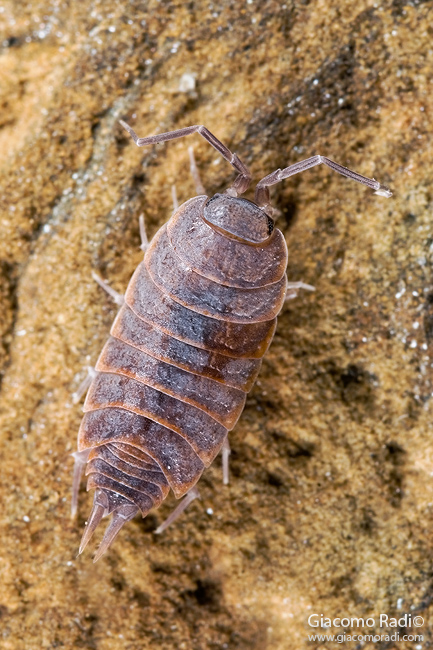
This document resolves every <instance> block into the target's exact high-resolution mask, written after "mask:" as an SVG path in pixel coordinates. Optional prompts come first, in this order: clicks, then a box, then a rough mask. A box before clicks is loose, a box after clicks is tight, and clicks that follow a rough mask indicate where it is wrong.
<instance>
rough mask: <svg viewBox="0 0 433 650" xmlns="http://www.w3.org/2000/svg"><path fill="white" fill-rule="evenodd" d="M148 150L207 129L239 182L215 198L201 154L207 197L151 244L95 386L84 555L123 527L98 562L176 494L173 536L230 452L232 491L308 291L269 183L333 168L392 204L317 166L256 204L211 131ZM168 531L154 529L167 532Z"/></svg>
mask: <svg viewBox="0 0 433 650" xmlns="http://www.w3.org/2000/svg"><path fill="white" fill-rule="evenodd" d="M121 124H122V126H123V127H124V128H125V129H126V130H127V131H128V133H129V134H130V135H131V137H132V138H133V140H134V142H135V143H136V144H137V145H138V146H139V147H142V146H146V145H150V144H155V143H159V142H165V141H167V140H174V139H176V138H181V137H183V136H186V135H189V134H192V133H199V134H200V135H201V136H202V137H203V138H205V140H207V142H209V144H211V145H212V146H213V147H214V148H215V149H216V150H217V151H218V152H219V153H220V154H221V155H222V156H223V157H224V158H225V159H226V160H227V161H228V162H229V163H230V164H231V165H232V167H234V169H235V170H236V172H237V177H236V179H235V181H234V182H233V184H232V185H231V187H229V188H228V189H227V190H226V191H225V193H224V194H216V195H215V196H213V197H211V198H209V197H208V196H206V195H205V193H204V190H203V188H202V186H201V183H200V179H199V177H198V172H197V169H196V167H195V163H194V160H193V157H192V164H191V169H192V172H193V176H194V177H195V180H196V185H197V188H198V192H199V196H196V197H194V198H192V199H190V200H189V201H186V203H184V204H183V205H181V206H180V207H176V209H175V211H174V213H173V215H172V217H171V218H170V220H169V221H168V222H167V223H166V224H165V225H164V226H162V227H161V228H160V229H159V231H158V232H157V233H156V235H155V236H154V238H153V239H152V241H151V243H150V244H148V243H147V240H146V237H145V234H144V225H143V222H141V223H140V230H141V233H142V249H143V250H144V252H145V254H144V259H143V261H142V262H141V264H140V265H139V266H138V268H137V269H136V271H135V273H134V274H133V276H132V278H131V281H130V283H129V285H128V288H127V289H126V293H125V295H124V296H119V295H116V294H115V292H113V291H112V290H110V289H109V287H107V286H106V285H105V283H103V282H102V281H101V280H99V279H98V278H97V277H95V279H97V280H98V281H99V283H100V284H101V285H102V286H104V288H105V289H107V291H109V292H110V293H112V294H114V297H115V299H116V302H118V304H119V305H120V310H119V312H118V314H117V316H116V319H115V321H114V323H113V325H112V328H111V330H110V337H109V339H108V341H107V343H106V344H105V346H104V348H103V350H102V352H101V354H100V356H99V359H98V361H97V363H96V365H95V368H94V369H92V370H91V371H90V372H89V377H88V379H87V380H86V382H85V384H83V386H82V390H81V391H79V393H77V396H79V394H82V393H83V392H84V390H85V389H86V388H88V389H89V390H88V392H87V396H86V400H85V403H84V407H83V411H84V417H83V420H82V422H81V426H80V429H79V432H78V451H77V452H75V454H74V457H75V468H74V482H73V497H72V511H73V513H75V512H76V509H77V500H78V490H79V484H80V478H81V475H82V473H83V471H84V469H85V471H86V475H87V476H88V479H87V489H88V490H89V489H91V488H92V489H94V490H95V492H94V501H93V509H92V511H91V514H90V516H89V519H88V521H87V525H86V528H85V530H84V534H83V538H82V542H81V546H80V551H79V552H80V553H81V552H82V551H83V550H84V548H85V546H86V545H87V543H88V542H89V540H90V538H91V536H92V535H93V533H94V531H95V529H96V527H97V526H98V524H99V522H100V521H101V519H102V518H103V517H105V516H107V515H111V521H110V523H109V525H108V527H107V529H106V531H105V535H104V537H103V540H102V542H101V544H100V546H99V548H98V551H97V553H96V555H95V558H94V561H96V560H97V559H99V558H100V557H101V555H102V554H103V553H105V551H106V550H107V549H108V547H109V546H110V544H111V543H112V542H113V540H114V538H115V537H116V535H117V533H118V532H119V530H120V529H121V528H122V526H123V525H124V524H125V523H126V522H127V521H129V520H130V519H132V518H133V517H134V516H135V515H136V514H138V512H141V514H142V516H143V517H145V516H146V515H147V514H148V513H149V511H150V510H152V509H154V508H157V507H159V505H160V504H161V503H162V501H163V500H164V499H165V498H166V497H167V495H168V493H169V491H170V489H171V490H172V491H173V493H174V495H175V497H176V498H180V497H182V496H184V495H186V496H184V499H183V501H181V503H180V504H179V506H178V508H177V509H176V510H175V511H174V513H172V515H170V517H169V518H168V520H167V521H166V522H164V524H163V525H162V526H161V527H160V528H159V529H158V531H161V530H162V528H164V527H165V526H166V525H167V524H168V523H169V522H170V521H172V520H173V519H174V518H175V517H177V516H178V514H179V513H180V511H181V510H183V509H184V508H185V507H186V506H187V504H188V503H189V502H190V501H191V500H192V499H193V498H195V497H196V496H197V489H196V488H195V485H196V483H197V481H198V480H199V478H200V476H201V474H202V473H203V471H204V470H205V469H206V468H207V467H209V465H210V464H211V463H212V461H213V460H214V458H215V457H216V456H217V454H218V453H219V452H220V451H221V450H222V452H223V467H224V468H225V470H224V481H225V482H227V476H228V470H227V467H228V465H227V463H228V454H229V451H230V448H229V445H228V440H227V435H228V432H229V431H230V430H231V429H232V428H233V427H234V426H235V424H236V422H237V420H238V418H239V416H240V415H241V413H242V410H243V408H244V404H245V400H246V395H247V393H248V391H249V390H250V389H251V387H252V386H253V384H254V382H255V380H256V378H257V375H258V372H259V368H260V364H261V360H262V357H263V355H264V354H265V352H266V350H267V349H268V347H269V345H270V343H271V341H272V338H273V335H274V332H275V327H276V322H277V316H278V314H279V312H280V311H281V308H282V306H283V303H284V300H285V299H286V297H294V296H295V295H296V292H297V291H298V290H299V289H300V288H305V289H313V287H310V286H309V285H305V284H303V283H302V282H291V283H290V282H288V281H287V278H286V267H287V246H286V243H285V240H284V237H283V234H282V233H281V231H280V230H278V229H277V228H275V227H274V218H273V216H274V210H273V208H272V207H271V205H270V196H269V189H268V188H269V187H270V186H272V185H275V184H276V183H279V182H280V181H282V180H283V179H285V178H289V176H292V175H293V174H297V173H299V172H302V171H304V170H306V169H309V168H310V167H313V166H315V165H319V164H321V163H323V164H325V165H327V166H328V167H330V168H331V169H332V170H334V171H336V172H338V173H340V174H342V175H343V176H346V177H347V178H349V179H352V180H355V181H357V182H359V183H362V184H363V185H366V186H368V187H370V188H371V189H373V190H374V191H375V193H376V194H379V195H381V196H385V197H389V196H391V192H390V190H389V189H388V188H386V187H385V186H384V185H381V184H380V183H378V182H377V181H375V180H374V179H370V178H366V177H365V176H361V175H360V174H358V173H356V172H354V171H352V170H350V169H347V168H346V167H343V166H342V165H340V164H338V163H335V162H333V161H332V160H330V159H329V158H325V157H324V156H313V157H311V158H308V159H306V160H303V161H301V162H298V163H296V164H294V165H290V166H289V167H287V168H286V169H282V170H281V169H278V170H276V171H274V172H272V173H271V174H269V175H268V176H266V177H265V178H263V179H262V180H261V181H260V182H259V183H258V184H257V185H256V188H255V197H254V202H252V201H248V200H246V199H244V198H240V197H241V195H242V194H243V193H244V192H245V191H246V190H247V188H248V187H249V185H250V182H251V174H250V172H249V170H248V168H247V167H246V166H245V164H244V163H243V162H242V161H241V160H240V159H239V158H238V156H237V155H236V154H233V153H232V152H231V151H230V150H229V149H228V148H227V147H226V146H225V145H224V144H222V142H220V141H219V140H218V139H217V138H216V137H215V136H214V135H213V134H212V133H211V132H210V131H208V129H206V128H205V127H204V126H190V127H186V128H183V129H179V130H177V131H171V132H168V133H161V134H160V135H154V136H150V137H146V138H139V137H138V136H137V135H136V133H135V132H134V131H133V129H132V128H131V127H130V126H128V125H127V124H126V123H125V122H121ZM158 531H156V532H158Z"/></svg>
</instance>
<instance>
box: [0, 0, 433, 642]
mask: <svg viewBox="0 0 433 650" xmlns="http://www.w3.org/2000/svg"><path fill="white" fill-rule="evenodd" d="M432 18H433V7H432V3H431V2H430V1H423V0H409V1H408V2H405V1H404V0H393V1H387V2H380V0H379V1H373V0H359V1H358V2H356V3H354V2H352V1H351V0H340V2H336V1H335V0H328V1H327V2H324V1H323V0H311V1H308V0H303V1H300V0H286V2H284V3H282V2H277V1H276V0H263V1H258V0H247V1H246V2H234V1H232V2H229V1H228V0H223V2H221V3H217V2H206V1H204V0H197V1H196V2H194V1H191V2H181V1H180V0H176V1H173V2H172V1H168V0H167V1H165V0H162V1H160V2H157V1H155V0H148V1H146V2H144V1H139V0H131V1H127V0H117V1H116V2H114V1H112V0H105V1H104V2H102V1H97V0H93V1H90V0H83V1H81V0H80V2H73V1H72V2H61V1H60V0H51V1H49V0H34V1H32V2H30V1H29V0H18V1H17V0H0V45H1V46H2V50H1V54H0V151H1V155H0V175H1V181H0V233H1V236H0V300H1V310H0V330H1V337H2V338H1V346H0V364H1V365H0V370H1V374H0V379H1V393H0V431H1V442H0V453H1V458H2V464H1V470H2V471H1V474H0V489H1V508H0V523H1V545H0V566H1V575H0V581H1V583H0V615H1V620H0V639H1V640H0V647H1V648H4V649H5V650H15V649H20V650H21V649H25V650H40V649H41V648H43V649H45V648H65V649H69V648H71V649H72V648H74V649H75V648H86V649H90V650H123V649H125V650H138V649H142V648H145V649H147V648H152V649H156V648H158V649H162V650H172V649H179V650H189V649H190V648H192V649H194V650H205V649H206V650H208V649H212V650H214V649H217V648H218V649H219V648H228V649H230V650H231V649H233V650H244V649H245V650H246V649H254V650H265V649H272V650H286V649H292V648H296V649H298V648H299V649H300V650H302V649H304V648H311V647H314V648H332V647H336V646H335V644H332V643H327V642H325V643H323V644H320V643H318V642H316V643H313V642H311V641H308V636H307V635H308V633H312V632H314V631H319V632H320V631H322V632H323V631H325V632H326V630H320V629H319V630H314V629H312V628H311V627H309V626H308V624H307V619H308V616H309V615H310V614H311V613H314V612H315V613H318V614H323V615H325V616H329V617H331V618H334V617H337V616H357V617H364V618H367V617H369V616H370V617H376V620H378V616H379V614H380V613H385V614H388V615H389V616H398V617H400V616H402V615H403V614H405V613H411V614H412V615H415V614H416V615H420V616H422V617H423V619H424V621H425V624H424V626H423V627H421V628H408V629H407V630H406V633H409V634H410V633H422V634H423V635H424V640H423V642H420V644H418V645H417V644H416V643H414V642H404V641H401V642H396V643H394V645H393V644H392V643H388V642H386V641H380V642H379V641H376V642H371V643H370V642H366V643H365V645H364V646H363V647H364V648H380V649H385V648H399V649H403V648H419V649H421V648H428V647H430V646H431V644H432V643H433V640H432V628H431V626H430V623H431V611H432V606H431V601H432V597H433V582H432V568H431V567H432V565H431V556H432V530H433V512H432V509H433V480H432V474H433V441H432V437H431V433H430V430H431V419H432V406H431V404H432V402H431V397H432V381H431V375H432V358H431V353H430V350H431V340H432V338H433V281H432V277H431V263H432V247H433V229H432V216H433V215H432V200H433V199H432V180H431V179H432V153H431V151H432V148H431V137H432V132H433V120H432V111H433V94H432V92H431V88H432V77H433V68H432V63H433V46H432V38H433V30H432V27H431V25H432ZM119 118H123V119H126V120H127V121H129V122H130V123H131V124H132V125H134V127H135V128H136V129H137V131H138V132H139V134H140V135H149V134H153V133H157V132H161V131H166V130H171V129H175V128H180V127H181V126H187V125H190V124H201V123H203V124H205V125H206V126H207V127H208V128H209V129H211V130H212V131H213V132H215V134H216V135H217V136H218V137H220V138H221V139H222V140H223V141H224V142H225V143H227V144H228V146H230V147H231V148H232V149H233V150H235V151H236V152H237V153H238V154H239V156H241V157H242V159H243V160H245V162H246V163H247V164H248V165H249V166H250V167H251V169H252V171H253V172H254V176H255V178H256V179H259V178H261V177H262V176H264V175H265V174H267V173H269V172H271V171H273V170H274V169H275V168H278V167H283V166H286V165H288V164H291V163H293V162H295V161H297V160H300V159H303V158H305V157H308V156H310V155H313V154H315V153H321V154H324V155H327V156H329V157H331V158H333V159H335V160H337V161H339V162H341V163H342V164H345V165H347V166H350V167H352V168H354V169H356V170H358V171H359V172H361V173H364V174H365V175H367V176H374V177H375V178H377V179H379V180H380V181H381V182H383V183H385V184H389V185H390V186H391V187H392V189H393V190H394V191H395V195H394V196H393V198H391V199H384V198H381V197H378V196H375V195H374V194H373V193H371V192H370V191H369V190H367V189H365V188H363V187H361V186H359V185H357V184H355V183H351V182H350V181H347V180H345V179H343V178H341V177H339V176H337V175H336V174H332V173H331V172H330V171H329V170H327V169H322V168H315V169H314V170H311V171H308V172H305V173H304V174H302V175H300V176H296V177H294V178H293V179H291V180H290V181H286V182H285V183H284V184H281V185H279V186H276V187H275V188H274V189H273V190H272V195H273V199H274V203H275V205H276V206H277V207H278V208H279V210H280V211H281V217H280V219H279V223H278V225H279V226H280V227H281V228H282V229H283V231H284V233H285V235H286V237H287V242H288V246H289V267H288V276H289V279H293V280H297V279H302V280H304V281H306V282H309V283H311V284H313V285H314V286H315V287H316V292H315V293H314V294H307V293H303V294H301V295H300V296H299V297H298V298H297V299H295V300H293V301H291V302H290V303H289V304H288V305H287V306H286V307H285V308H284V310H283V312H282V314H281V317H280V319H279V326H278V331H277V335H276V337H275V340H274V343H273V345H272V347H271V349H270V351H269V354H268V355H267V357H266V360H265V362H264V365H263V370H262V373H261V375H260V379H259V381H258V382H257V385H256V387H255V388H254V390H253V391H252V393H251V394H250V396H249V398H248V401H247V407H246V409H245V412H244V414H243V416H242V418H241V420H240V422H239V424H238V425H237V426H236V428H235V430H234V431H233V433H232V434H231V444H232V449H233V453H232V457H231V471H232V481H231V484H230V485H229V486H228V487H226V488H222V486H221V470H220V466H219V463H218V461H217V462H215V464H214V466H213V467H212V468H211V469H210V470H209V471H207V472H206V474H205V476H204V478H203V479H202V481H201V483H200V490H201V494H202V501H201V502H198V501H196V502H194V504H193V505H192V506H191V507H190V509H189V510H188V511H187V512H186V514H185V515H184V516H183V518H182V519H181V520H179V521H178V522H177V523H176V524H175V525H173V526H172V527H171V528H170V529H169V530H168V531H167V532H166V533H165V534H164V535H162V536H160V537H157V536H155V535H154V534H153V532H152V531H153V530H154V529H155V527H156V526H157V524H158V523H159V522H161V521H162V520H163V518H164V517H165V516H166V515H167V513H168V512H169V511H170V510H171V509H172V508H173V505H174V499H172V498H171V499H168V500H167V502H166V504H164V506H163V507H161V509H160V511H157V512H156V513H155V514H153V515H151V516H149V517H148V518H147V519H146V520H144V521H141V520H139V519H136V520H134V521H133V522H131V523H130V524H129V525H128V526H126V527H125V528H124V529H123V530H122V532H121V533H120V535H119V538H118V539H117V540H116V542H115V544H114V546H113V548H112V549H111V551H110V552H109V553H108V554H107V556H105V557H104V558H103V559H102V560H101V561H100V562H99V563H98V564H96V565H94V564H92V561H91V555H90V553H89V552H88V551H86V552H85V553H84V555H83V556H81V557H80V558H79V559H76V552H77V547H78V544H79V540H80V536H81V531H82V529H83V526H84V522H85V518H86V516H87V515H88V512H89V509H90V501H91V497H90V495H86V493H85V491H84V489H83V491H82V493H81V495H80V508H79V517H78V521H75V522H74V521H71V520H70V517H69V499H70V482H71V470H72V460H71V458H70V455H69V454H70V453H71V452H72V451H73V450H74V449H75V440H76V431H77V429H78V426H79V421H80V408H79V407H78V406H74V405H73V404H72V401H71V393H72V392H73V391H74V390H75V389H76V387H77V385H78V383H79V381H80V379H81V378H82V376H83V367H84V366H85V365H86V364H91V363H92V362H94V361H95V359H96V357H97V355H98V352H99V350H100V348H101V346H102V344H103V342H104V340H105V338H106V336H107V333H108V329H109V326H110V323H111V321H112V319H113V317H114V315H115V311H116V309H115V307H114V306H113V305H112V303H110V302H109V300H108V298H107V297H106V296H105V295H104V294H103V292H102V291H101V290H100V289H99V288H98V287H97V286H96V285H95V283H94V282H93V281H92V279H91V271H92V270H94V271H96V272H98V273H99V274H101V275H102V276H103V277H104V278H106V279H108V280H109V281H110V283H111V284H112V286H113V287H114V288H116V289H117V290H119V291H122V290H123V289H124V287H125V286H126V284H127V282H128V280H129V277H130V276H131V274H132V272H133V270H134V269H135V267H136V265H137V263H138V262H139V260H140V259H141V252H140V251H139V249H138V246H139V235H138V215H139V214H140V213H144V215H145V221H146V224H147V228H148V231H149V233H150V234H151V235H153V234H154V232H155V231H156V229H157V228H159V227H160V226H161V225H162V224H163V223H164V221H166V220H167V218H168V217H169V215H170V212H171V195H170V188H171V185H172V184H173V183H175V184H176V188H177V192H178V195H179V199H180V200H186V199H188V198H189V197H190V196H192V195H193V194H194V189H193V183H192V181H191V179H190V177H189V172H188V163H187V159H188V158H187V146H188V145H190V144H192V143H193V144H194V148H195V153H196V157H197V160H198V164H199V166H200V169H201V172H202V177H203V181H204V183H205V186H206V187H207V188H208V189H209V192H210V193H215V192H216V191H221V190H223V189H224V188H225V187H227V185H228V184H229V183H230V181H231V179H232V178H233V174H232V172H231V169H230V167H229V166H228V165H227V164H225V163H224V161H223V160H222V159H220V157H218V155H217V153H216V152H215V151H213V150H212V149H211V148H210V147H209V146H208V145H207V144H206V143H204V142H203V141H201V139H200V138H199V137H198V136H193V137H191V138H190V139H188V140H183V141H176V142H173V143H169V144H167V145H158V146H157V147H154V148H149V149H138V148H136V147H134V145H133V144H132V143H131V141H130V140H129V138H128V137H127V135H126V134H125V133H124V131H123V130H122V129H121V127H120V126H119V124H118V120H119ZM209 513H213V514H209ZM336 631H337V632H338V631H340V633H341V632H343V631H344V630H343V629H342V628H340V629H339V630H338V629H337V630H336ZM350 631H352V632H360V631H361V632H367V631H369V632H370V633H372V632H373V633H377V634H381V633H382V634H384V633H385V632H386V631H387V630H386V628H379V626H378V625H376V626H375V627H373V628H368V629H366V628H364V629H361V630H358V629H356V628H352V629H351V630H347V629H346V632H347V633H350ZM391 631H395V630H392V629H391ZM400 633H401V634H404V633H405V630H400ZM355 646H356V644H353V645H352V644H351V643H349V642H347V643H345V644H343V647H355ZM340 647H342V646H340ZM356 647H361V646H356Z"/></svg>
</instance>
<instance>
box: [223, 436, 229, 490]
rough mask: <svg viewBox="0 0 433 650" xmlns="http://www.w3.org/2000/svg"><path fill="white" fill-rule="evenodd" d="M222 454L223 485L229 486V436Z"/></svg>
mask: <svg viewBox="0 0 433 650" xmlns="http://www.w3.org/2000/svg"><path fill="white" fill-rule="evenodd" d="M221 453H222V457H223V485H228V484H229V456H230V454H231V449H230V444H229V437H228V436H227V438H226V439H225V440H224V442H223V446H222V449H221Z"/></svg>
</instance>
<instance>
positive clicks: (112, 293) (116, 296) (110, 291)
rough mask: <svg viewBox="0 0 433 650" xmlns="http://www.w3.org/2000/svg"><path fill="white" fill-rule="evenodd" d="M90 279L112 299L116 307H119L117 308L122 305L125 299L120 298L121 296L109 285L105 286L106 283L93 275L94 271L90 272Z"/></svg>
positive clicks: (95, 274)
mask: <svg viewBox="0 0 433 650" xmlns="http://www.w3.org/2000/svg"><path fill="white" fill-rule="evenodd" d="M92 278H93V279H94V280H95V282H97V283H98V284H99V286H100V287H102V289H104V291H106V292H107V293H108V295H109V296H110V297H111V298H112V299H113V301H114V302H115V303H116V305H119V307H121V306H122V305H123V303H124V301H125V299H124V297H123V296H122V294H120V293H118V292H117V291H115V290H114V289H112V288H111V287H110V285H109V284H107V282H105V281H104V280H103V279H102V278H100V277H99V275H97V273H95V272H94V271H92Z"/></svg>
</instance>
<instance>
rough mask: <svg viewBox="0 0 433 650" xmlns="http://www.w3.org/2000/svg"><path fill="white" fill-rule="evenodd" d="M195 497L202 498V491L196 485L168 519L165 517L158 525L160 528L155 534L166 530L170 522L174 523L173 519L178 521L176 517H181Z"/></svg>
mask: <svg viewBox="0 0 433 650" xmlns="http://www.w3.org/2000/svg"><path fill="white" fill-rule="evenodd" d="M195 499H201V497H200V492H199V491H198V489H197V488H196V487H195V486H194V487H193V488H191V490H189V492H187V493H186V495H185V496H184V497H183V499H182V501H181V502H180V503H179V505H178V506H177V507H176V508H175V509H174V510H173V512H172V513H171V514H169V515H168V517H167V519H165V520H164V521H163V522H162V524H161V525H160V526H158V528H157V529H156V530H155V535H159V534H160V533H162V532H164V530H165V529H166V528H168V527H169V526H170V524H172V523H173V521H176V519H178V518H179V517H180V515H181V514H182V513H183V511H184V510H186V508H187V507H188V506H189V504H190V503H191V502H192V501H194V500H195Z"/></svg>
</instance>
